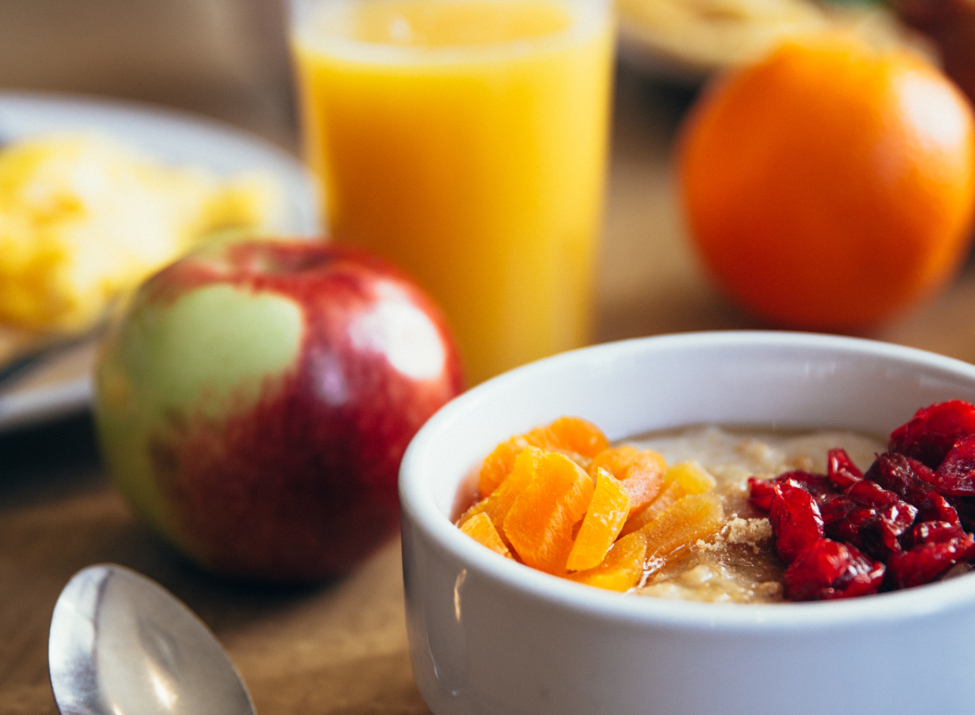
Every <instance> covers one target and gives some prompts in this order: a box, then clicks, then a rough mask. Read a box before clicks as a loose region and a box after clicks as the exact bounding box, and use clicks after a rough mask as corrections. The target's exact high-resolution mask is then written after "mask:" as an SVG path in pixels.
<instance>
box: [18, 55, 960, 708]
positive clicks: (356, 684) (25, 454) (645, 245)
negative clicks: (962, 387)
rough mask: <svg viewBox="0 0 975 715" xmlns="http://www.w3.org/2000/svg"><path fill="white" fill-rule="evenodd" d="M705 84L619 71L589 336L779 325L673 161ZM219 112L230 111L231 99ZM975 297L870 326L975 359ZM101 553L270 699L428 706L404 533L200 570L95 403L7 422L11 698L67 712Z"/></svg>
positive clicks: (947, 298) (272, 120)
mask: <svg viewBox="0 0 975 715" xmlns="http://www.w3.org/2000/svg"><path fill="white" fill-rule="evenodd" d="M694 96H695V95H694V91H693V90H691V89H688V88H686V87H674V86H667V85H664V84H661V83H659V82H658V81H656V80H655V79H654V78H653V77H648V76H647V75H646V74H644V73H642V72H641V71H640V70H639V69H637V68H633V67H631V66H629V65H626V64H622V65H621V66H620V67H619V69H618V71H617V76H616V99H615V107H614V109H615V111H614V123H613V139H612V151H611V165H610V179H609V188H608V194H607V204H606V213H605V230H604V240H603V244H602V249H601V257H600V262H599V265H598V268H597V272H598V281H597V286H598V290H597V297H596V323H595V330H594V334H593V336H592V340H593V342H605V341H611V340H619V339H624V338H632V337H638V336H648V335H657V334H662V333H673V332H682V331H699V330H727V329H763V328H769V327H772V326H767V325H764V324H762V323H760V322H758V321H756V320H755V319H753V318H750V317H748V316H747V315H745V314H744V313H742V312H739V311H738V310H737V309H736V308H734V307H733V306H732V305H731V304H729V303H728V302H727V301H726V300H725V299H724V298H723V297H722V296H721V295H720V293H719V292H718V291H717V290H716V289H715V288H714V287H713V285H712V284H711V283H710V282H709V280H708V278H707V276H706V275H705V274H704V272H703V270H702V268H701V266H700V265H699V263H698V261H697V259H696V257H695V255H694V252H693V249H692V246H691V245H690V243H689V241H688V240H687V236H686V231H685V227H684V224H683V221H682V217H681V211H680V208H679V203H678V193H677V188H676V185H675V180H674V172H673V162H672V159H673V148H674V140H675V136H676V134H677V132H678V130H679V126H680V122H681V119H682V117H683V116H685V114H686V112H687V110H688V108H689V106H690V105H691V103H692V102H693V99H694ZM262 116H264V117H265V119H263V120H262V119H261V117H262ZM223 118H224V119H229V120H231V121H233V119H234V117H233V115H232V112H229V111H228V112H225V113H224V116H223ZM240 123H241V124H243V125H246V126H248V127H249V128H250V129H251V130H253V131H256V132H258V133H263V134H264V135H265V136H266V137H267V138H269V139H270V140H272V141H274V142H277V143H278V144H280V145H282V146H284V147H285V148H287V149H288V150H291V151H294V150H295V148H296V145H297V140H296V135H295V134H294V133H293V132H292V133H288V132H287V131H284V130H282V120H281V115H280V114H275V113H268V114H267V115H260V114H254V113H249V114H247V116H246V117H241V122H240ZM973 307H975V266H973V265H968V266H966V268H965V270H963V272H962V273H961V275H960V277H959V278H958V279H957V280H956V281H955V282H954V283H953V285H951V286H950V287H949V288H948V289H947V290H946V291H945V292H943V293H942V294H940V295H939V296H937V297H936V298H934V299H933V300H932V301H930V302H928V303H927V304H925V305H922V306H919V307H917V308H916V309H914V310H913V312H911V313H909V314H906V315H903V316H901V317H900V318H898V319H897V320H895V321H893V322H891V323H889V324H887V325H885V326H883V327H880V328H877V329H876V330H873V331H871V332H869V333H864V334H863V337H869V338H874V339H879V340H885V341H891V342H894V343H899V344H903V345H909V346H914V347H919V348H924V349H927V350H932V351H935V352H939V353H942V354H944V355H948V356H951V357H954V358H959V359H961V360H966V361H975V310H973ZM99 562H115V563H120V564H123V565H125V566H128V567H130V568H133V569H135V570H137V571H139V572H141V573H143V574H146V575H148V576H150V577H152V578H154V579H156V580H158V581H159V582H160V583H161V584H163V585H164V586H165V587H166V588H168V589H169V590H171V591H172V592H173V593H174V594H175V595H177V596H178V597H179V598H181V599H182V600H183V601H184V602H185V603H186V604H187V605H188V606H189V607H190V608H191V609H192V610H194V611H195V612H196V613H197V614H198V615H199V616H200V617H201V618H202V619H203V620H204V621H205V622H206V623H207V624H208V625H209V626H210V628H211V629H212V630H213V631H214V633H215V634H216V635H217V637H218V638H219V640H220V641H221V642H222V643H223V645H224V646H225V647H226V649H227V650H228V652H229V654H230V656H231V658H232V659H233V661H234V663H235V664H236V666H237V668H238V669H239V671H240V673H241V675H242V676H243V678H244V680H245V681H246V683H247V685H248V687H249V689H250V692H251V695H252V697H253V700H254V704H255V706H256V709H257V712H258V713H261V714H263V715H287V714H289V713H294V714H296V715H297V714H298V713H302V714H305V713H323V714H325V713H334V714H336V715H338V714H339V713H341V714H342V715H365V714H367V713H388V714H390V715H393V714H406V713H425V712H428V710H427V708H426V706H425V704H424V702H423V700H422V698H421V697H420V694H419V692H418V691H417V689H416V686H415V685H414V682H413V678H412V675H411V671H410V664H409V659H408V655H407V639H406V628H405V623H404V604H403V586H402V575H401V570H400V552H399V543H398V541H395V540H394V541H392V542H390V543H388V544H387V545H386V546H385V547H384V548H382V549H381V550H380V551H379V552H378V553H376V554H375V555H374V556H373V557H371V558H370V559H369V560H368V561H367V562H366V563H364V564H362V565H361V566H360V567H359V568H357V569H356V570H355V571H354V572H353V573H351V574H349V575H347V576H346V577H344V578H341V579H337V580H334V581H331V582H327V583H323V584H316V585H309V586H303V587H280V586H268V585H262V584H253V583H239V582H232V581H226V580H222V579H219V578H216V577H214V576H211V575H208V574H206V573H203V572H201V571H199V570H198V569H196V568H194V567H193V566H192V565H190V564H188V563H187V562H185V561H184V560H183V559H182V558H181V557H179V556H178V555H177V554H176V553H175V552H173V551H172V550H171V549H170V548H169V547H167V546H166V545H165V544H164V543H163V542H162V541H161V540H160V539H159V538H158V537H156V536H155V535H154V534H153V533H152V532H151V531H150V530H149V529H148V528H147V527H146V526H144V525H143V524H142V523H140V522H139V521H138V520H137V519H136V518H135V517H134V516H133V514H132V512H131V511H130V509H129V508H128V506H127V505H126V503H125V502H124V501H123V499H122V497H121V496H120V494H119V493H118V492H117V491H116V490H115V489H114V488H113V486H112V485H111V484H110V483H109V481H108V479H107V477H106V475H105V472H104V469H103V467H102V464H101V462H100V459H99V454H98V449H97V445H96V443H95V438H94V431H93V425H92V421H91V417H90V415H89V414H87V413H86V412H84V411H82V412H79V413H77V414H72V415H68V416H64V417H61V418H59V419H57V420H54V421H50V422H46V423H42V424H37V425H33V426H30V427H26V428H19V429H16V430H8V431H6V432H4V433H2V434H0V604H2V605H0V713H10V714H18V715H19V714H24V715H27V714H30V715H40V714H48V713H55V712H56V707H55V704H54V699H53V696H52V694H51V689H50V685H49V681H48V674H47V636H48V627H49V624H50V618H51V613H52V609H53V607H54V603H55V601H56V599H57V596H58V593H59V592H60V590H61V588H62V587H63V586H64V584H65V583H66V582H67V581H68V579H69V578H70V577H71V575H72V574H74V573H75V572H76V571H78V570H79V569H81V568H83V567H85V566H87V565H89V564H94V563H99Z"/></svg>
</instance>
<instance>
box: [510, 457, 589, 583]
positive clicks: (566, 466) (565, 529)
mask: <svg viewBox="0 0 975 715" xmlns="http://www.w3.org/2000/svg"><path fill="white" fill-rule="evenodd" d="M592 495H593V484H592V479H591V478H590V476H589V475H588V474H586V473H585V472H584V471H583V470H582V468H581V467H579V465H578V464H576V463H575V462H573V461H572V460H571V459H569V458H568V457H566V456H565V455H564V454H561V453H559V452H546V453H545V454H544V456H542V458H541V459H539V460H538V468H537V469H536V470H535V476H534V478H533V479H532V480H531V482H530V483H529V484H528V486H527V487H525V490H524V491H523V492H522V493H521V494H519V495H518V497H517V498H516V499H515V501H514V503H513V504H512V505H511V510H510V511H509V512H508V515H507V516H506V517H505V519H504V531H505V534H506V535H507V537H508V540H509V541H510V542H511V544H512V545H513V546H514V548H515V551H517V552H518V555H519V556H520V557H521V559H522V561H524V562H525V563H526V564H528V565H529V566H532V567H533V568H536V569H539V570H541V571H546V572H547V573H552V574H561V573H564V572H565V570H566V562H567V561H568V558H569V552H570V551H571V550H572V543H573V538H572V537H573V529H574V527H575V525H576V524H577V523H578V522H579V520H580V519H582V517H583V516H584V515H585V513H586V509H588V508H589V502H590V501H591V500H592Z"/></svg>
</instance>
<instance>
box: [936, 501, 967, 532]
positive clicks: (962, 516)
mask: <svg viewBox="0 0 975 715" xmlns="http://www.w3.org/2000/svg"><path fill="white" fill-rule="evenodd" d="M951 507H953V511H955V512H957V514H958V517H957V519H956V520H960V521H961V525H962V526H963V527H965V531H972V532H975V498H972V497H955V498H954V499H952V500H951ZM951 507H949V508H951ZM929 520H930V521H938V520H941V521H951V519H950V518H941V517H930V519H929Z"/></svg>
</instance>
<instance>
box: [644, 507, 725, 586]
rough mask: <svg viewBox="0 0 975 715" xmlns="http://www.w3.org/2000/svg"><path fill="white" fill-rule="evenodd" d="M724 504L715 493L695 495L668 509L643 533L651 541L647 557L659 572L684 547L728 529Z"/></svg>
mask: <svg viewBox="0 0 975 715" xmlns="http://www.w3.org/2000/svg"><path fill="white" fill-rule="evenodd" d="M724 521H725V518H724V509H723V508H722V507H721V500H720V499H719V498H718V497H717V496H715V495H714V494H711V493H704V494H691V495H690V496H686V497H684V498H683V499H681V500H680V501H678V502H676V503H675V504H673V505H671V506H670V507H668V508H667V509H666V510H665V511H664V512H663V513H662V514H661V515H660V516H658V517H657V518H656V519H654V520H653V521H652V522H650V523H649V524H648V525H647V526H645V527H643V528H642V529H641V530H640V531H639V533H641V534H643V535H644V536H645V537H646V539H647V554H649V555H650V557H652V558H654V559H656V560H657V561H658V568H659V566H660V565H662V564H663V563H664V562H665V561H666V560H667V558H668V557H669V556H670V555H671V554H673V553H674V552H675V551H677V550H678V549H680V548H681V547H683V546H687V545H688V544H690V543H693V542H695V541H697V540H698V539H705V538H707V537H709V536H711V535H712V534H714V533H715V532H717V531H718V529H720V528H721V527H722V526H723V525H724Z"/></svg>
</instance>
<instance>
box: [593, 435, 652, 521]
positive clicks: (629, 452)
mask: <svg viewBox="0 0 975 715" xmlns="http://www.w3.org/2000/svg"><path fill="white" fill-rule="evenodd" d="M600 468H602V469H605V470H606V471H608V472H609V473H610V474H612V475H613V476H614V477H616V478H617V479H618V480H619V481H620V482H622V484H623V488H624V489H626V492H627V493H628V494H629V495H630V513H629V515H628V516H629V517H632V516H633V515H634V514H637V513H638V512H640V511H643V510H644V509H645V508H646V507H648V506H649V505H650V503H651V502H653V500H654V499H656V498H657V496H658V495H659V494H660V492H661V490H662V489H663V486H664V480H663V476H664V473H665V472H666V471H667V462H666V460H665V459H664V458H663V456H661V455H660V454H659V453H657V452H654V451H653V450H651V449H644V450H639V449H637V448H636V447H633V446H630V445H621V446H619V447H610V448H609V449H606V450H603V451H602V452H600V453H599V454H598V455H596V458H595V459H593V462H592V467H591V468H590V473H591V474H592V475H594V476H595V474H596V470H597V469H600Z"/></svg>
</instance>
